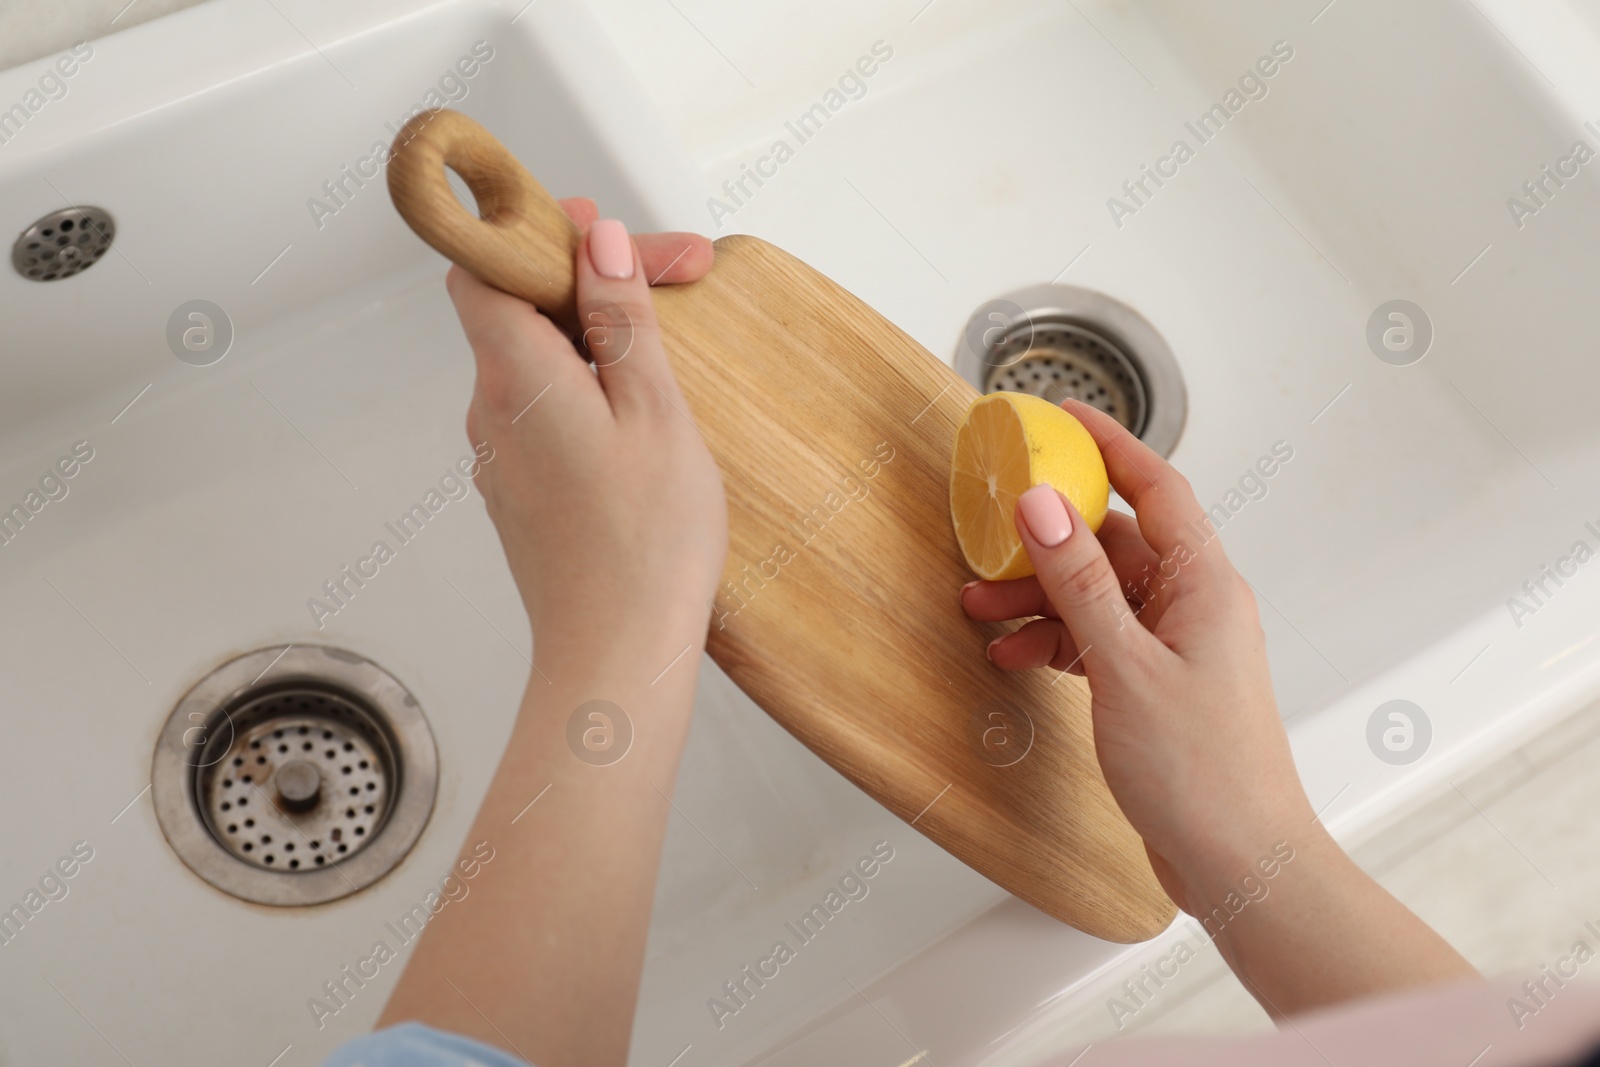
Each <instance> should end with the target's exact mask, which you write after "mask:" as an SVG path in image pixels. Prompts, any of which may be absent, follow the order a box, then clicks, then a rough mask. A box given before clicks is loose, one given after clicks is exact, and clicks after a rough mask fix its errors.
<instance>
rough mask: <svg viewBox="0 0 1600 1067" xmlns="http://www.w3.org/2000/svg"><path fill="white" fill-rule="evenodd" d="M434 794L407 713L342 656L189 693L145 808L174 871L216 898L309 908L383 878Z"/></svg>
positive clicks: (160, 752)
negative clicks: (187, 871) (173, 859)
mask: <svg viewBox="0 0 1600 1067" xmlns="http://www.w3.org/2000/svg"><path fill="white" fill-rule="evenodd" d="M437 781H438V763H437V755H436V752H435V749H434V745H433V735H432V733H431V732H430V731H429V729H428V725H427V722H426V720H424V719H423V717H422V712H421V709H420V708H419V707H418V706H417V703H416V700H415V699H414V698H412V696H411V694H410V693H408V692H406V690H405V688H404V687H403V686H401V685H400V683H399V682H398V681H397V680H395V678H394V677H393V676H391V675H390V674H388V673H387V672H386V671H384V670H383V669H382V668H380V667H378V666H377V665H376V664H374V663H372V662H371V661H369V660H365V659H362V658H361V657H359V656H356V655H353V654H351V653H348V652H343V651H340V650H338V649H330V648H319V647H298V646H290V647H289V648H288V649H287V650H284V649H278V648H270V649H262V650H261V651H258V652H252V653H250V654H248V655H246V656H241V657H240V658H238V659H235V660H233V661H231V662H229V663H226V664H224V665H223V666H222V667H220V668H218V669H217V670H216V671H213V672H212V673H211V674H209V675H207V676H206V677H205V678H203V679H201V681H200V682H199V683H198V684H197V685H196V686H195V687H194V688H193V689H191V690H190V691H189V693H188V694H187V695H185V697H184V698H183V700H182V701H180V702H179V703H178V706H177V708H175V709H174V710H173V712H172V715H171V716H170V717H169V718H168V720H167V725H166V729H165V730H164V731H163V732H162V736H161V740H160V742H159V743H158V744H157V746H156V754H155V761H154V766H153V768H152V773H151V784H152V795H153V797H154V800H155V808H156V815H157V818H158V819H159V820H160V823H161V829H162V832H163V833H165V834H166V836H167V840H168V842H170V843H171V845H172V847H173V849H174V850H175V851H176V852H177V853H178V855H179V857H180V858H181V859H182V860H183V861H184V863H186V864H188V866H189V867H190V868H191V869H192V870H193V871H194V872H195V873H196V874H198V875H200V877H202V878H204V879H205V880H206V881H208V882H210V883H211V884H212V885H214V886H216V887H217V888H218V889H221V890H223V891H224V892H227V893H231V894H233V895H234V896H237V897H241V898H243V899H245V900H250V901H255V902H257V903H261V904H278V905H296V904H317V903H322V902H324V901H329V900H335V899H338V898H339V897H342V896H346V895H348V894H350V893H354V892H356V891H357V890H359V889H362V888H364V887H365V886H368V885H371V884H372V883H373V882H375V881H377V880H378V879H379V878H382V877H383V876H384V875H385V874H387V873H388V872H389V871H390V870H392V869H393V868H394V867H395V866H396V865H397V864H398V863H399V862H400V860H401V859H403V858H404V857H405V855H406V853H407V852H408V851H410V849H411V846H412V845H413V844H415V843H416V840H417V838H418V837H419V836H420V835H421V833H422V829H423V827H424V826H425V825H426V823H427V821H428V816H429V814H430V813H431V812H432V810H433V797H434V789H435V786H436V783H437Z"/></svg>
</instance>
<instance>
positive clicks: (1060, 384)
mask: <svg viewBox="0 0 1600 1067" xmlns="http://www.w3.org/2000/svg"><path fill="white" fill-rule="evenodd" d="M989 362H990V363H991V364H992V366H991V367H990V368H989V373H988V374H987V375H985V380H984V383H983V391H984V392H986V393H993V392H998V391H1001V390H1004V391H1006V392H1012V393H1031V394H1033V395H1034V396H1039V397H1043V398H1044V399H1046V400H1048V401H1050V402H1051V403H1052V404H1060V403H1061V402H1062V401H1063V400H1067V399H1073V400H1081V401H1083V402H1084V403H1085V404H1090V405H1092V406H1094V407H1097V408H1099V409H1100V410H1101V411H1103V412H1105V413H1106V414H1107V415H1110V416H1111V417H1112V418H1114V419H1116V420H1117V421H1118V422H1120V423H1122V425H1124V426H1126V427H1127V428H1128V429H1129V430H1130V431H1131V432H1132V433H1133V434H1134V435H1135V436H1137V435H1138V434H1141V433H1143V432H1144V424H1145V416H1146V414H1147V405H1146V404H1145V398H1144V382H1143V380H1142V379H1141V378H1140V377H1139V372H1138V371H1137V370H1136V369H1134V366H1133V363H1132V361H1130V360H1129V359H1128V357H1127V356H1126V355H1124V354H1123V352H1122V350H1121V349H1119V348H1118V347H1117V346H1116V345H1115V344H1113V343H1112V342H1111V341H1110V340H1109V339H1108V338H1106V337H1104V336H1102V335H1100V334H1098V333H1095V332H1093V331H1091V330H1086V329H1084V328H1083V327H1082V326H1078V325H1076V324H1074V323H1071V322H1051V321H1044V322H1034V321H1028V322H1023V323H1019V324H1018V325H1016V326H1013V327H1012V328H1011V329H1010V330H1008V331H1007V332H1006V334H1005V336H1004V337H1002V338H1001V340H1000V343H999V344H997V345H996V346H995V347H994V349H993V350H992V351H991V352H990V355H989Z"/></svg>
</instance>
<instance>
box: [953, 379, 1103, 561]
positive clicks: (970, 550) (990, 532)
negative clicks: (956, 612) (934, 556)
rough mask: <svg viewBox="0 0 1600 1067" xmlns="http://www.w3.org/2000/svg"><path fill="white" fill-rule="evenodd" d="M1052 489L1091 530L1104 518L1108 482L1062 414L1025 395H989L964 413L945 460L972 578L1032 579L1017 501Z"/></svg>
mask: <svg viewBox="0 0 1600 1067" xmlns="http://www.w3.org/2000/svg"><path fill="white" fill-rule="evenodd" d="M1036 485H1051V486H1054V487H1055V488H1056V489H1057V490H1059V491H1060V492H1061V493H1062V494H1063V495H1065V496H1066V498H1067V499H1068V500H1070V501H1072V505H1073V506H1074V507H1075V508H1077V509H1078V514H1080V515H1082V516H1083V519H1084V521H1085V522H1086V523H1088V524H1089V529H1090V530H1091V531H1095V530H1099V529H1100V524H1101V523H1103V522H1104V521H1105V518H1106V506H1107V504H1108V503H1109V501H1110V498H1111V483H1110V481H1109V480H1108V479H1107V477H1106V464H1105V460H1104V459H1102V458H1101V456H1100V449H1099V448H1098V447H1097V446H1096V445H1095V443H1094V438H1093V437H1091V436H1089V431H1088V430H1086V429H1084V426H1083V423H1081V422H1079V421H1078V420H1077V419H1076V418H1074V417H1073V416H1072V415H1071V414H1069V413H1068V412H1067V411H1065V410H1063V409H1061V408H1059V407H1057V406H1056V405H1054V404H1052V403H1050V402H1049V401H1048V400H1043V399H1041V398H1039V397H1036V396H1030V395H1029V394H1027V393H990V394H988V395H987V396H981V397H979V398H978V399H976V400H974V401H973V402H972V405H971V406H970V407H968V408H967V413H966V414H965V415H964V416H962V419H961V425H960V427H958V428H957V430H956V444H955V453H954V455H953V456H952V457H951V461H950V518H951V521H952V522H953V523H954V524H955V532H956V541H957V542H958V543H959V544H960V545H961V553H962V555H963V556H965V557H966V560H967V566H969V567H971V568H972V571H973V573H974V574H976V575H977V576H978V577H980V578H984V579H987V580H990V581H999V580H1002V579H1006V578H1023V577H1026V576H1027V575H1030V574H1032V573H1033V561H1032V560H1030V559H1029V558H1028V553H1027V550H1026V549H1024V548H1023V546H1022V538H1021V537H1019V536H1018V535H1017V527H1016V510H1017V498H1018V497H1019V496H1021V495H1022V494H1023V493H1025V492H1027V491H1028V490H1029V489H1031V488H1033V487H1034V486H1036Z"/></svg>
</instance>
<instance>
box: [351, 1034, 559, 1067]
mask: <svg viewBox="0 0 1600 1067" xmlns="http://www.w3.org/2000/svg"><path fill="white" fill-rule="evenodd" d="M322 1067H528V1062H527V1061H526V1060H523V1059H520V1058H518V1057H516V1056H512V1055H510V1054H509V1053H506V1052H502V1051H500V1050H499V1049H497V1048H493V1047H491V1046H489V1045H485V1044H483V1043H482V1042H481V1041H474V1040H472V1039H471V1038H469V1037H462V1036H461V1035H460V1034H447V1033H444V1032H443V1031H441V1030H435V1029H433V1028H432V1027H431V1026H423V1025H422V1024H421V1023H401V1024H400V1025H399V1026H391V1027H389V1028H388V1029H386V1030H378V1031H375V1032H373V1033H370V1034H362V1035H361V1036H360V1037H357V1038H353V1039H352V1040H349V1041H346V1042H345V1043H344V1044H342V1045H340V1046H339V1047H338V1048H336V1049H334V1050H333V1055H332V1056H329V1057H328V1058H327V1059H326V1060H324V1061H323V1064H322Z"/></svg>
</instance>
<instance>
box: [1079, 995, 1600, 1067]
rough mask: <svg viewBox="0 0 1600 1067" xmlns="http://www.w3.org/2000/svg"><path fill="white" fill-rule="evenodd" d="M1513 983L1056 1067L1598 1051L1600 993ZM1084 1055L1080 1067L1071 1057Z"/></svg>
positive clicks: (1451, 1062) (1364, 1063) (1289, 1063)
mask: <svg viewBox="0 0 1600 1067" xmlns="http://www.w3.org/2000/svg"><path fill="white" fill-rule="evenodd" d="M1544 983H1545V984H1544V987H1543V988H1540V987H1539V986H1538V985H1531V984H1530V985H1531V988H1530V986H1529V985H1524V984H1523V983H1521V982H1518V981H1516V980H1515V979H1511V978H1500V979H1496V980H1494V981H1491V982H1472V983H1468V984H1465V985H1449V986H1440V987H1436V988H1433V989H1421V990H1414V991H1411V992H1407V993H1402V994H1398V995H1393V996H1386V997H1377V998H1374V999H1370V1000H1363V1001H1358V1002H1356V1003H1354V1004H1346V1005H1342V1006H1340V1007H1337V1008H1330V1009H1327V1010H1325V1011H1319V1012H1313V1013H1311V1014H1307V1015H1299V1016H1295V1017H1294V1018H1292V1019H1289V1020H1287V1021H1283V1022H1280V1023H1279V1024H1278V1028H1277V1030H1275V1031H1274V1032H1271V1033H1260V1034H1252V1035H1250V1036H1247V1037H1236V1038H1203V1037H1157V1038H1131V1039H1127V1040H1119V1041H1110V1042H1107V1043H1105V1044H1101V1045H1090V1046H1089V1047H1088V1050H1087V1051H1086V1052H1085V1051H1079V1052H1077V1053H1073V1054H1072V1055H1068V1056H1066V1057H1063V1058H1061V1059H1057V1060H1054V1061H1052V1062H1051V1064H1050V1065H1049V1067H1068V1065H1069V1064H1073V1065H1075V1067H1166V1065H1169V1064H1170V1065H1173V1067H1177V1065H1180V1064H1181V1065H1182V1067H1269V1065H1270V1067H1330V1065H1331V1067H1558V1065H1563V1067H1564V1065H1568V1064H1573V1065H1575V1064H1578V1063H1580V1062H1582V1061H1583V1059H1584V1057H1585V1055H1586V1054H1588V1053H1590V1052H1592V1051H1594V1050H1595V1049H1596V1047H1597V1046H1600V986H1597V985H1594V984H1583V983H1579V982H1577V981H1565V982H1561V981H1560V980H1559V979H1556V978H1555V977H1554V976H1553V975H1547V976H1545V978H1544ZM1074 1056H1077V1057H1078V1058H1077V1059H1074V1058H1073V1057H1074Z"/></svg>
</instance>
